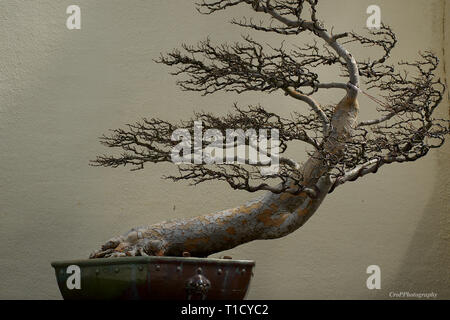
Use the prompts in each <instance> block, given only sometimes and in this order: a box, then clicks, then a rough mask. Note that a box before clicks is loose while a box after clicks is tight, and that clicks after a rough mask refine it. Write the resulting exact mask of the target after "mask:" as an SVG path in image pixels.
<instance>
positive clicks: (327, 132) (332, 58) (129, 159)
mask: <svg viewBox="0 0 450 320" xmlns="http://www.w3.org/2000/svg"><path fill="white" fill-rule="evenodd" d="M318 2H319V1H318V0H295V1H294V0H216V1H214V0H208V1H206V0H205V1H204V2H201V3H199V4H197V8H198V10H199V11H200V13H203V14H212V13H215V12H217V11H221V10H226V9H228V8H230V7H235V6H242V7H246V9H250V10H253V11H255V12H256V13H259V14H260V15H261V17H262V18H263V19H264V18H265V19H266V20H262V21H260V22H255V21H254V20H253V19H249V18H243V19H241V20H233V21H232V23H233V24H235V25H238V26H240V27H243V28H247V29H253V30H256V31H260V32H268V33H275V34H279V37H280V39H281V40H283V42H282V44H281V45H280V46H278V47H273V46H269V45H263V44H261V43H258V42H257V41H255V40H254V39H252V38H251V37H250V36H243V37H242V41H241V42H237V43H233V44H221V45H215V44H213V43H212V41H211V40H210V39H206V40H204V41H201V42H200V43H198V44H197V45H182V47H181V49H179V50H178V49H177V50H174V51H172V52H170V53H168V54H165V55H162V56H161V57H160V58H159V59H158V60H157V62H158V63H162V64H164V65H167V66H170V67H173V68H175V70H174V71H173V73H172V74H173V75H176V76H179V78H180V80H179V81H178V85H179V86H180V88H181V89H182V90H187V91H197V92H199V93H201V94H203V95H209V94H214V93H215V92H218V91H227V92H234V93H242V92H248V91H255V92H266V93H271V92H275V91H282V92H284V93H285V95H286V96H287V97H290V98H293V99H296V100H298V101H300V102H303V103H306V104H307V105H308V106H309V109H310V110H311V112H310V113H309V114H301V113H294V114H293V115H291V116H290V117H288V118H284V117H281V116H280V115H278V114H275V113H271V112H268V111H266V110H265V109H264V108H263V107H261V106H249V107H247V108H241V107H238V106H237V105H235V106H234V111H233V112H231V113H229V114H228V115H226V116H215V115H213V114H210V113H206V112H200V113H196V114H194V117H193V118H192V119H191V120H188V121H181V122H179V123H169V122H166V121H164V120H160V119H143V120H142V121H140V122H138V123H136V124H131V125H128V127H126V128H125V129H116V130H113V131H112V134H111V135H108V136H103V137H102V138H101V142H102V143H103V144H104V145H106V146H108V147H112V148H119V149H122V150H123V153H122V154H120V155H115V156H114V155H104V156H99V157H97V159H96V160H95V161H93V165H96V166H106V167H119V166H127V165H129V166H131V168H132V169H133V170H139V169H142V168H143V167H144V164H146V163H149V162H150V163H158V162H171V161H172V160H171V150H172V148H173V147H174V145H176V144H177V143H178V142H176V141H173V140H172V139H171V135H172V133H173V132H174V131H175V130H176V129H186V130H189V132H191V133H193V127H194V125H195V121H199V120H200V121H202V124H203V129H204V130H207V129H217V130H219V131H220V132H222V133H223V134H224V135H225V133H226V130H227V129H228V128H239V129H242V130H244V131H245V130H249V129H255V130H259V129H278V132H279V141H280V152H281V157H280V166H279V170H278V172H276V173H272V174H270V175H263V174H261V170H260V164H258V163H256V164H245V165H241V164H235V163H223V164H183V165H179V166H178V174H177V175H173V176H168V177H166V178H169V179H172V180H174V181H180V180H189V181H191V182H192V184H194V185H195V184H198V183H202V182H205V181H210V180H218V181H225V182H226V183H228V184H229V185H230V186H231V187H232V188H233V189H238V190H247V191H249V192H255V191H260V190H266V191H267V193H266V194H264V195H263V196H261V197H259V198H257V199H255V200H252V201H249V202H248V203H246V204H244V205H242V206H239V207H237V208H234V209H228V210H224V211H220V212H216V213H211V214H207V215H203V216H197V217H194V218H187V219H178V220H171V221H165V222H162V223H159V224H155V225H152V226H149V227H142V228H136V229H132V230H131V231H129V232H128V233H126V234H125V235H123V236H119V237H116V238H113V239H111V240H110V241H108V242H107V243H106V244H105V245H103V246H102V248H101V249H100V250H98V251H95V252H94V253H92V254H91V258H101V257H115V256H130V255H171V256H180V255H182V254H183V252H189V253H190V255H192V256H208V255H210V254H212V253H215V252H219V251H222V250H226V249H230V248H233V247H235V246H237V245H240V244H243V243H246V242H249V241H252V240H257V239H272V238H279V237H283V236H285V235H287V234H289V233H291V232H293V231H294V230H296V229H298V228H299V227H300V226H301V225H303V224H304V223H305V222H306V221H307V219H308V218H309V217H310V216H311V215H312V214H313V213H314V212H315V211H316V210H317V208H318V207H319V205H320V204H321V202H322V201H323V199H324V198H325V196H326V195H327V194H328V193H330V192H332V191H334V190H335V189H336V188H337V187H338V186H340V185H342V184H344V183H346V182H349V181H355V180H357V179H359V178H361V177H363V176H366V175H367V174H369V173H375V172H377V170H378V169H379V168H380V167H382V166H384V165H388V164H392V163H403V162H409V161H415V160H417V159H420V158H422V157H424V156H425V155H427V154H428V152H429V151H430V150H431V149H434V148H439V147H440V146H442V145H443V143H444V138H445V136H446V135H447V134H448V133H449V122H448V120H443V119H436V118H434V117H433V113H434V111H435V110H436V108H437V107H438V105H439V104H440V103H441V102H442V100H443V93H444V91H445V86H444V84H443V83H442V82H441V81H440V79H437V78H436V70H437V67H438V63H439V60H438V58H437V57H436V56H435V55H434V54H433V53H431V52H424V53H421V54H419V58H418V60H417V61H414V62H401V63H398V64H396V65H394V64H391V63H389V58H390V54H391V51H392V50H393V49H394V47H395V46H396V44H397V38H396V36H395V34H394V32H393V31H392V30H391V28H390V27H389V26H387V25H384V24H383V25H381V27H380V28H379V29H377V30H372V31H368V32H366V33H367V34H366V35H360V34H357V33H355V32H344V33H333V32H332V31H333V29H331V30H330V28H328V27H326V26H325V24H324V23H323V22H322V21H320V20H319V18H318V15H317V11H318ZM304 33H310V34H311V35H312V38H313V39H315V40H314V41H313V42H311V43H309V44H303V45H299V46H294V45H287V44H286V43H285V42H284V39H289V38H290V37H295V36H296V35H299V34H304ZM350 44H351V45H352V46H354V45H360V46H364V47H369V48H370V50H371V52H373V53H376V52H381V54H379V56H377V57H364V58H358V57H355V56H353V55H352V54H351V53H350V52H349V51H348V50H347V49H346V46H348V45H350ZM323 66H329V67H330V68H332V67H335V68H339V69H340V70H341V76H340V79H342V80H341V81H339V80H337V81H336V82H331V83H330V82H323V81H322V78H321V76H320V74H319V73H317V72H316V70H318V69H319V67H323ZM361 84H362V85H363V87H364V88H365V90H370V89H376V90H377V96H378V98H375V97H371V98H372V99H373V100H375V101H376V102H377V105H378V112H379V117H378V118H376V119H373V120H367V121H358V112H359V103H358V100H357V98H358V95H359V94H360V93H361V92H363V91H362V90H361V89H360V87H361ZM322 90H336V91H337V92H339V91H338V90H341V91H342V92H343V98H341V100H340V102H339V103H337V104H336V105H334V106H324V105H322V104H320V103H319V102H318V101H317V100H316V98H315V94H316V93H317V92H318V91H322ZM330 92H332V93H333V96H334V95H335V93H334V91H330ZM330 94H331V93H330ZM295 141H297V142H303V143H306V144H307V146H308V147H309V148H310V152H309V154H308V160H307V161H306V162H304V163H298V162H296V161H295V160H294V159H289V158H287V157H285V156H283V154H284V153H285V151H286V150H287V147H288V143H292V142H295Z"/></svg>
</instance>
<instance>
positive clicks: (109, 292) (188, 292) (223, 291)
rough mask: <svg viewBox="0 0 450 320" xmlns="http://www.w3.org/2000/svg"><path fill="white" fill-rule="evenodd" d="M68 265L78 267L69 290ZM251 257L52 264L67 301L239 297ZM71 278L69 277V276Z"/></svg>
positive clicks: (247, 277) (247, 278)
mask: <svg viewBox="0 0 450 320" xmlns="http://www.w3.org/2000/svg"><path fill="white" fill-rule="evenodd" d="M69 266H77V267H78V268H79V269H78V270H79V277H80V288H79V289H77V288H71V289H69V287H71V286H68V285H67V282H68V281H67V280H68V279H69V277H71V276H72V271H71V270H72V269H73V267H72V268H71V269H69V270H68V268H69ZM254 266H255V262H254V261H249V260H229V259H209V258H190V257H189V258H184V257H125V258H108V259H89V260H72V261H58V262H53V263H52V267H53V268H54V269H55V273H56V279H57V281H58V286H59V290H60V292H61V294H62V296H63V298H64V299H65V300H83V299H87V300H115V299H125V300H159V299H164V300H186V299H187V300H242V299H244V297H245V295H246V293H247V290H248V287H249V284H250V280H251V277H252V276H253V272H252V270H253V267H254ZM69 281H70V279H69Z"/></svg>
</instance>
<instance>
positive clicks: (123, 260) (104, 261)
mask: <svg viewBox="0 0 450 320" xmlns="http://www.w3.org/2000/svg"><path fill="white" fill-rule="evenodd" d="M167 262H175V263H203V264H222V265H230V264H231V265H233V264H234V265H242V266H252V267H253V266H255V261H253V260H233V259H218V258H196V257H167V256H162V257H159V256H139V257H120V258H98V259H78V260H61V261H53V262H52V263H51V265H52V267H53V268H59V267H64V266H67V265H77V266H99V265H102V266H104V265H117V264H139V263H167Z"/></svg>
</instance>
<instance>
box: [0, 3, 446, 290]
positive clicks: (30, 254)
mask: <svg viewBox="0 0 450 320" xmlns="http://www.w3.org/2000/svg"><path fill="white" fill-rule="evenodd" d="M322 2H323V4H321V16H322V17H323V18H324V19H325V20H326V21H327V24H328V25H334V26H335V30H336V31H344V30H351V29H354V30H357V31H360V30H361V29H362V28H363V27H364V25H365V20H366V17H367V16H366V14H365V11H366V8H367V6H368V5H369V4H372V3H377V4H379V5H380V6H381V8H382V14H383V20H384V21H385V22H387V23H388V24H390V25H392V27H393V28H394V30H395V31H396V32H397V35H398V38H399V39H400V42H399V46H398V48H397V49H396V51H394V54H393V55H394V56H393V58H394V59H395V60H398V59H401V58H405V59H406V58H411V59H412V58H415V57H416V52H417V51H418V50H423V49H426V48H432V49H433V50H434V51H435V52H436V53H438V54H439V55H443V54H444V51H445V50H443V48H445V49H447V51H446V52H445V54H446V55H447V72H448V70H449V69H450V65H449V64H450V57H449V52H450V46H449V39H448V38H447V39H444V36H443V30H444V27H443V21H444V19H443V17H444V15H443V7H444V3H445V0H442V1H441V0H414V1H411V0H401V1H400V0H397V1H388V0H377V1H368V0H345V1H343V0H340V1H322ZM337 3H339V7H338V5H337ZM70 4H79V5H80V6H81V10H82V30H80V31H69V30H67V29H66V28H65V19H66V17H67V15H66V14H65V9H66V7H67V6H68V5H70ZM449 9H450V3H449V4H447V8H446V14H447V26H446V27H445V28H446V29H447V30H448V29H449V26H450V24H449V22H450V15H449ZM242 12H243V10H231V11H230V12H228V13H223V14H218V15H213V16H200V15H198V14H196V12H195V9H194V6H193V2H191V1H181V0H153V1H138V0H127V1H118V0H108V1H106V0H103V1H93V0H91V1H87V0H77V1H74V0H73V1H72V0H70V1H67V0H60V1H50V0H39V1H38V0H35V1H18V0H15V1H13V0H9V1H7V0H3V1H0V247H1V251H2V252H1V255H0V298H7V299H15V298H25V299H34V298H42V299H58V298H60V295H59V292H58V288H57V286H56V281H55V277H54V273H53V270H52V268H51V267H50V262H51V261H53V260H62V259H75V258H84V257H86V256H87V255H88V254H89V253H90V252H91V250H93V249H96V248H97V247H98V246H99V245H100V244H101V243H102V242H103V241H105V240H107V239H108V238H110V237H111V236H115V235H117V234H120V233H123V232H125V231H127V230H129V229H130V228H131V227H134V226H138V225H145V224H152V223H156V222H159V221H161V220H165V219H170V218H176V217H185V216H193V215H197V214H202V213H208V212H211V211H215V210H219V209H223V208H226V207H231V206H235V205H237V204H240V203H242V202H243V201H245V200H247V199H249V198H250V197H252V196H253V195H250V194H247V193H244V192H235V191H230V190H229V189H228V188H227V187H226V186H225V185H223V184H221V183H212V184H209V185H201V186H198V187H195V188H192V187H187V186H186V185H184V184H174V183H171V182H169V181H164V180H161V179H160V176H161V175H162V174H164V173H168V172H171V170H172V168H171V167H170V166H167V165H154V166H149V167H147V168H146V170H144V171H141V172H129V171H128V170H127V169H123V168H121V169H115V170H114V169H109V168H108V169H106V168H92V167H89V166H88V161H89V160H90V159H93V158H94V157H95V156H96V154H98V153H102V152H105V151H107V150H105V149H104V148H103V147H101V146H100V145H99V143H98V141H97V137H98V136H100V135H101V134H103V133H105V132H107V130H108V129H110V128H115V127H119V126H121V125H123V124H125V123H128V122H132V121H134V120H137V119H139V118H140V117H143V116H148V117H152V116H155V117H162V118H165V119H168V120H178V119H180V118H182V117H186V116H190V115H191V113H192V111H193V110H199V109H205V110H210V111H212V112H218V113H223V112H224V110H227V109H230V106H231V104H232V102H234V101H238V102H240V103H242V104H250V103H253V104H256V103H261V104H262V105H263V106H266V107H267V108H268V109H270V110H278V111H280V112H282V113H283V114H287V113H288V112H290V111H292V110H296V109H298V108H299V107H298V105H297V103H295V102H294V101H291V100H290V99H289V98H286V97H284V96H283V95H282V94H278V93H277V94H273V95H270V96H268V95H259V94H243V95H240V96H236V95H233V94H229V95H225V94H217V95H214V96H209V97H205V98H203V97H200V96H199V95H197V94H195V93H186V92H181V91H179V90H178V89H177V87H176V86H175V79H174V78H173V77H171V76H169V75H168V74H167V73H168V71H169V70H168V69H167V68H166V67H164V66H161V65H158V64H155V63H153V62H152V59H153V58H156V57H157V56H158V55H159V52H160V51H166V50H169V49H171V48H173V47H177V46H178V45H179V44H180V43H181V42H183V41H186V42H190V43H193V42H195V41H197V40H201V39H203V38H205V37H206V36H207V35H211V37H212V38H213V39H217V41H224V40H228V41H233V40H237V38H238V36H239V33H240V30H239V29H238V28H236V27H233V26H230V25H229V24H227V23H226V22H227V21H228V20H229V19H230V17H231V16H235V15H236V14H237V15H238V16H240V14H242ZM256 37H257V38H258V39H263V40H268V41H278V39H277V38H275V39H270V37H268V36H266V35H264V36H261V35H257V36H256ZM271 37H273V36H271ZM306 38H307V37H306V36H301V37H298V38H290V41H298V43H301V42H302V41H304V40H305V39H306ZM355 54H356V55H357V54H358V52H356V53H355ZM442 76H443V77H444V74H443V75H442ZM320 99H321V102H322V103H333V102H337V100H338V99H339V97H337V96H333V95H332V93H331V92H330V93H327V95H322V96H320ZM361 105H362V109H363V110H362V117H363V118H367V117H370V116H371V115H373V114H374V112H373V110H374V109H375V105H373V103H370V102H369V101H367V100H365V99H363V100H362V101H361ZM440 114H441V115H442V116H443V117H448V101H446V102H445V103H443V104H442V107H441V110H440ZM302 150H303V149H302V148H298V152H297V151H296V152H297V153H296V154H295V155H297V156H301V154H302ZM449 153H450V144H449V143H447V144H446V146H445V147H444V148H442V149H441V150H438V151H434V152H432V153H431V154H430V155H429V156H428V157H427V158H426V159H423V160H420V161H417V162H416V163H412V164H406V165H392V166H389V167H386V168H383V169H382V170H381V171H380V172H379V173H378V174H377V175H372V176H369V177H367V178H364V179H362V180H361V181H358V182H357V183H350V184H346V185H345V186H343V187H341V188H339V189H338V190H337V191H336V192H334V193H333V194H331V195H330V196H329V197H328V198H327V200H326V201H325V203H324V204H323V206H322V207H321V209H320V210H319V212H318V213H317V214H316V215H315V216H314V217H313V218H312V219H311V220H310V221H309V222H308V223H307V224H306V225H305V226H304V227H303V228H302V229H300V230H298V231H297V232H295V233H294V234H291V235H290V236H288V237H286V238H283V239H279V240H271V241H258V242H253V243H250V244H246V245H244V246H241V247H238V248H235V249H234V250H231V251H230V252H229V254H231V255H232V256H233V257H234V258H241V259H254V260H256V264H257V266H256V270H255V277H254V279H253V282H252V285H251V289H250V293H249V295H248V298H252V299H310V298H325V299H337V298H344V299H353V298H363V299H367V298H368V299H371V298H388V294H389V292H390V291H396V292H398V291H410V292H435V293H438V294H439V297H440V298H447V299H448V298H450V274H449V270H450V250H449V244H450V217H449V211H450V210H449V198H450V197H449V192H450V188H449V183H450V182H449V181H450V180H449V165H448V164H449V161H448V160H449ZM372 264H377V265H379V266H380V267H381V269H382V290H379V291H376V290H374V291H369V290H368V289H367V288H366V286H365V282H366V278H367V274H366V273H365V271H366V268H367V266H369V265H372Z"/></svg>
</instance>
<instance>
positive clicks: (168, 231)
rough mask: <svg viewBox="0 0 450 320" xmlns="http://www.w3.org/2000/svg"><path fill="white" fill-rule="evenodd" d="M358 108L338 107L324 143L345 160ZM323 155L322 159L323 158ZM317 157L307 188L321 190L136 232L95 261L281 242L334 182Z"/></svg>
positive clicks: (307, 170) (307, 167) (306, 169)
mask: <svg viewBox="0 0 450 320" xmlns="http://www.w3.org/2000/svg"><path fill="white" fill-rule="evenodd" d="M357 114H358V103H357V101H356V98H355V97H353V98H352V97H350V96H349V95H347V96H346V97H345V98H344V99H342V101H341V102H340V103H339V104H338V105H337V106H336V108H335V110H334V115H333V119H332V121H331V125H332V126H331V128H332V129H331V132H330V133H329V136H328V138H327V139H326V141H325V143H324V150H325V151H326V153H327V154H332V155H335V156H336V157H339V155H340V154H341V153H342V151H343V148H344V147H345V143H346V142H347V141H348V139H349V136H350V133H351V130H352V128H354V127H355V125H356V117H357ZM317 155H318V154H317ZM317 155H316V156H312V157H311V158H310V159H309V160H308V161H307V162H306V163H305V164H304V166H303V168H302V169H301V170H302V173H303V185H304V186H305V187H313V188H315V189H316V190H317V196H316V197H314V198H311V197H309V196H308V195H307V194H306V193H300V194H298V195H294V194H291V193H282V194H274V193H271V192H267V193H266V194H265V195H263V196H262V197H260V198H257V199H255V200H253V201H249V202H247V203H246V204H244V205H242V206H240V207H237V208H234V209H228V210H224V211H220V212H216V213H212V214H207V215H203V216H198V217H194V218H187V219H177V220H171V221H166V222H161V223H158V224H155V225H152V226H149V227H142V228H135V229H132V230H131V231H129V232H128V233H127V234H126V235H124V236H120V237H117V238H113V239H111V240H110V241H108V242H107V243H106V244H105V245H104V246H102V248H101V250H99V251H96V252H94V253H92V254H91V258H101V257H114V256H126V255H165V256H181V255H182V254H183V252H189V253H190V255H191V256H196V257H206V256H208V255H210V254H213V253H216V252H220V251H224V250H228V249H231V248H234V247H236V246H238V245H240V244H243V243H247V242H250V241H253V240H262V239H274V238H281V237H283V236H286V235H288V234H289V233H291V232H293V231H295V230H297V229H298V228H299V227H301V226H302V225H303V224H304V223H305V222H306V221H307V220H308V219H309V218H310V217H311V216H312V215H313V214H314V212H315V211H316V210H317V209H318V207H319V206H320V204H321V203H322V201H323V200H324V198H325V197H326V195H327V194H328V191H329V190H330V188H331V186H332V182H331V180H330V178H329V176H328V174H327V172H328V170H329V169H328V168H327V167H326V166H325V164H324V162H323V161H322V160H320V159H319V157H317Z"/></svg>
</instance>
